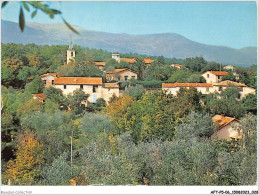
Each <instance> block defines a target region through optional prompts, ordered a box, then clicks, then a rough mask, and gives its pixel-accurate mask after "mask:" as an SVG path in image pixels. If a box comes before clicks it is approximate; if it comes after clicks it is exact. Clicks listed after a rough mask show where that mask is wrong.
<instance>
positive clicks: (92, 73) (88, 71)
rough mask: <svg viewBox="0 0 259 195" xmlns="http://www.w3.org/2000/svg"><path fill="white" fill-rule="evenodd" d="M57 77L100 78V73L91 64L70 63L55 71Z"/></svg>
mask: <svg viewBox="0 0 259 195" xmlns="http://www.w3.org/2000/svg"><path fill="white" fill-rule="evenodd" d="M57 72H58V74H59V75H62V76H77V77H100V76H102V71H101V70H99V69H98V68H96V66H95V65H94V64H93V62H89V63H83V62H81V63H78V62H70V63H69V64H65V65H63V66H60V67H59V68H58V70H57Z"/></svg>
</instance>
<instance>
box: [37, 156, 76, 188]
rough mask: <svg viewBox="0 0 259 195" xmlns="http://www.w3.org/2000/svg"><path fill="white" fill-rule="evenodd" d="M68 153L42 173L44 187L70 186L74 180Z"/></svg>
mask: <svg viewBox="0 0 259 195" xmlns="http://www.w3.org/2000/svg"><path fill="white" fill-rule="evenodd" d="M67 157H68V154H67V153H63V154H62V155H60V156H59V157H58V158H57V159H55V160H54V161H53V162H52V164H51V165H48V166H45V167H44V168H43V169H42V171H41V173H42V177H43V184H44V185H51V186H52V185H54V186H57V185H68V184H69V180H70V179H71V178H72V175H71V167H70V165H69V163H68V162H67V160H66V159H67Z"/></svg>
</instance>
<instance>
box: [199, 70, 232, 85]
mask: <svg viewBox="0 0 259 195" xmlns="http://www.w3.org/2000/svg"><path fill="white" fill-rule="evenodd" d="M226 75H228V72H226V71H207V72H204V73H203V74H202V75H201V76H203V77H204V78H205V80H206V83H218V82H220V81H222V78H223V76H226Z"/></svg>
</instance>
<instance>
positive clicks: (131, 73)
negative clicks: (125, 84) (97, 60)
mask: <svg viewBox="0 0 259 195" xmlns="http://www.w3.org/2000/svg"><path fill="white" fill-rule="evenodd" d="M118 75H119V76H120V81H125V79H124V77H125V76H128V80H130V79H131V78H132V76H135V79H136V80H137V79H138V75H137V74H136V73H134V72H131V71H123V72H120V73H118Z"/></svg>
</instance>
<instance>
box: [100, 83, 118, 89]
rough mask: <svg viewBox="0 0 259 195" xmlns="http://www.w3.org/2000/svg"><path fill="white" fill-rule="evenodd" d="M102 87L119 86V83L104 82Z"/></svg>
mask: <svg viewBox="0 0 259 195" xmlns="http://www.w3.org/2000/svg"><path fill="white" fill-rule="evenodd" d="M103 87H104V88H119V84H118V83H104V84H103Z"/></svg>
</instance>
